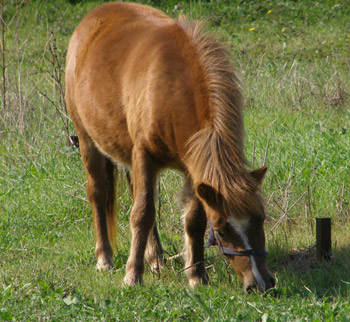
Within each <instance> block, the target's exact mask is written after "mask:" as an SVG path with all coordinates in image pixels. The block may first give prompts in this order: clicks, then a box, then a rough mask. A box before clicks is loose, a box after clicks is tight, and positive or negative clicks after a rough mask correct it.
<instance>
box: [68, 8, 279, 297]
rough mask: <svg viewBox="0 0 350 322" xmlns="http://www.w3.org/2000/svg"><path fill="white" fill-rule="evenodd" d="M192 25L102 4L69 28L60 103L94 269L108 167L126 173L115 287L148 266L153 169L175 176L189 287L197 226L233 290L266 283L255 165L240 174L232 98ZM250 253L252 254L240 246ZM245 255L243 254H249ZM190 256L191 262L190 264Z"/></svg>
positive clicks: (204, 278)
mask: <svg viewBox="0 0 350 322" xmlns="http://www.w3.org/2000/svg"><path fill="white" fill-rule="evenodd" d="M202 29H203V28H201V24H200V23H195V22H189V21H188V20H187V19H186V18H184V17H180V18H179V19H176V20H173V19H171V18H169V17H168V16H166V15H165V14H163V13H162V12H160V11H158V10H156V9H153V8H151V7H147V6H142V5H138V4H131V3H108V4H103V5H101V6H99V7H97V8H96V9H94V10H92V11H91V12H90V13H88V14H87V15H86V16H85V17H84V19H83V20H82V21H81V22H80V24H79V25H78V27H77V28H76V30H75V31H74V33H73V36H72V38H71V40H70V43H69V48H68V53H67V67H66V102H67V105H68V109H69V113H70V116H71V118H72V121H73V123H74V125H75V128H76V131H77V134H78V137H79V144H80V152H81V157H82V161H83V163H84V166H85V168H86V171H87V179H88V180H87V195H88V199H89V202H90V204H91V206H92V212H93V221H94V229H95V238H96V248H95V250H96V257H97V268H99V269H109V268H112V267H113V262H112V253H113V247H114V245H115V238H116V232H115V230H116V215H115V211H114V210H115V209H114V208H115V206H114V204H115V197H114V194H115V191H114V179H113V168H114V165H115V163H116V162H119V163H122V164H124V165H127V166H129V167H130V168H131V171H132V174H131V182H132V195H133V199H134V203H133V207H132V211H131V215H130V227H131V232H132V241H131V248H130V254H129V258H128V261H127V264H126V275H125V278H124V282H125V283H126V284H127V285H134V284H137V283H142V282H143V280H142V276H143V272H144V260H145V259H146V260H147V261H149V262H150V263H151V266H155V267H157V263H156V261H155V259H156V258H157V254H156V250H157V248H156V242H155V238H154V233H152V232H154V225H155V205H154V194H155V192H154V190H155V182H156V177H157V175H158V173H159V171H160V170H162V169H164V168H173V169H177V170H180V171H181V172H183V174H184V194H183V196H184V197H183V202H184V228H185V265H186V266H190V268H189V269H187V270H186V273H187V276H188V279H189V283H190V285H191V286H195V285H197V284H198V283H203V284H207V282H208V275H207V273H206V271H205V266H204V263H203V258H204V248H203V245H204V234H205V231H206V227H207V221H209V223H210V224H211V227H212V229H213V231H214V234H215V240H216V242H217V243H218V244H220V247H221V248H222V249H223V248H225V249H232V250H235V252H234V254H228V255H227V257H228V260H229V262H230V263H231V265H232V267H233V269H234V270H235V271H236V272H237V273H238V275H239V277H240V278H241V279H242V281H243V284H244V287H245V289H249V288H254V287H256V286H257V287H258V288H259V290H260V291H265V290H267V289H269V288H272V287H274V284H275V282H274V279H273V278H272V276H271V275H270V273H269V272H268V270H267V268H266V264H265V256H264V255H266V252H265V235H264V230H263V223H264V219H265V213H264V207H263V202H262V198H261V196H260V186H261V184H262V181H263V178H264V175H265V172H266V168H265V167H264V168H261V169H258V170H255V171H252V172H250V171H248V170H247V169H246V160H245V157H244V151H243V134H244V133H243V132H244V130H243V116H242V96H241V92H240V89H239V85H238V80H237V78H236V76H235V74H234V72H233V69H232V66H231V63H230V58H229V55H228V54H227V51H226V50H225V49H224V47H223V46H222V45H221V44H220V43H219V42H218V41H216V40H215V39H214V38H213V37H212V36H210V35H208V34H206V33H204V32H203V30H202ZM252 250H253V251H252ZM254 250H255V252H254ZM195 263H198V264H197V265H193V264H195Z"/></svg>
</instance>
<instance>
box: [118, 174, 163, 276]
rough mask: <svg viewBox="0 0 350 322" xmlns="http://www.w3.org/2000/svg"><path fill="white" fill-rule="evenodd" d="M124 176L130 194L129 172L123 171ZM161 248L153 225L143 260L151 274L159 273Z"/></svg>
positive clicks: (161, 260)
mask: <svg viewBox="0 0 350 322" xmlns="http://www.w3.org/2000/svg"><path fill="white" fill-rule="evenodd" d="M125 176H126V179H127V181H128V184H129V187H130V190H131V192H132V191H133V184H132V179H131V175H130V171H129V170H127V169H125ZM163 253H164V251H163V247H162V244H161V241H160V238H159V233H158V230H157V224H156V223H154V226H153V229H152V231H151V232H150V234H149V236H148V239H147V246H146V251H145V259H146V261H147V263H148V265H149V267H150V269H151V271H152V272H159V271H160V269H161V267H162V263H163V260H164V259H163Z"/></svg>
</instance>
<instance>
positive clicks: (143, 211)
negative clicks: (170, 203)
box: [124, 148, 156, 285]
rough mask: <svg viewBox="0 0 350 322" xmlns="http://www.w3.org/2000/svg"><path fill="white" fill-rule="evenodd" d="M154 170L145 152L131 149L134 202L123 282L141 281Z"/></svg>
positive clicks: (151, 220)
mask: <svg viewBox="0 0 350 322" xmlns="http://www.w3.org/2000/svg"><path fill="white" fill-rule="evenodd" d="M155 172H156V169H155V166H154V164H153V162H152V161H151V160H150V157H149V156H148V154H147V152H145V151H143V150H141V149H137V148H134V151H133V159H132V183H133V196H134V205H133V207H132V210H131V215H130V228H131V233H132V241H131V248H130V254H129V258H128V261H127V263H126V275H125V277H124V283H125V284H127V285H135V284H137V283H140V284H142V283H143V280H142V275H143V272H144V258H145V249H146V245H147V240H148V236H149V234H150V231H151V229H152V228H153V225H154V220H155V206H154V179H155Z"/></svg>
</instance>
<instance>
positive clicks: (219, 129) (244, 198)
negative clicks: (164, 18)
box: [177, 17, 258, 216]
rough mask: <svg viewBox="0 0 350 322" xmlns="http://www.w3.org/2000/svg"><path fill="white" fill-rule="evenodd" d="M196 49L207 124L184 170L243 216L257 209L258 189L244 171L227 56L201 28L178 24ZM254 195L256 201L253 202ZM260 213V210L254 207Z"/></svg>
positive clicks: (238, 105)
mask: <svg viewBox="0 0 350 322" xmlns="http://www.w3.org/2000/svg"><path fill="white" fill-rule="evenodd" d="M177 23H178V25H179V26H180V27H181V28H182V29H183V30H184V31H185V33H186V34H187V35H188V37H189V39H190V40H191V41H192V43H193V46H194V47H195V48H196V54H197V55H198V59H199V62H200V64H201V67H202V69H203V77H204V79H205V83H206V94H207V96H208V108H209V115H210V119H209V122H208V123H207V125H206V126H205V127H204V128H203V129H201V130H200V131H198V132H197V133H195V134H194V135H193V136H192V137H191V138H190V140H189V142H188V147H189V149H188V152H187V164H188V165H190V173H191V176H192V178H193V179H194V181H197V183H199V182H198V180H200V181H201V182H204V183H206V184H208V185H210V186H212V187H213V188H214V189H215V190H216V191H217V192H219V193H220V194H221V195H222V196H223V197H224V199H225V200H226V201H227V202H226V204H228V205H231V207H232V208H233V209H234V210H235V214H233V215H236V216H245V214H246V212H247V211H246V210H247V208H248V207H249V208H250V209H252V207H253V209H254V208H255V207H254V204H256V203H257V200H256V199H257V198H256V194H255V193H253V194H252V192H253V191H255V189H256V183H255V182H254V181H253V178H252V176H251V175H250V174H249V172H248V171H247V170H246V167H245V166H246V163H247V162H246V159H245V156H244V148H243V140H244V127H243V115H242V106H243V103H242V94H241V91H240V86H239V80H238V78H237V76H236V75H235V73H234V70H233V67H232V64H231V62H230V56H229V54H228V51H227V50H226V49H225V47H224V46H223V45H222V44H220V43H219V42H218V41H217V40H215V38H214V37H213V36H212V35H210V34H207V33H205V32H203V27H202V23H200V22H189V21H188V20H187V19H186V18H185V17H180V18H179V19H178V22H177ZM253 195H255V196H254V197H253ZM256 206H257V207H258V205H256Z"/></svg>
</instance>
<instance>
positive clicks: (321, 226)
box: [316, 218, 332, 261]
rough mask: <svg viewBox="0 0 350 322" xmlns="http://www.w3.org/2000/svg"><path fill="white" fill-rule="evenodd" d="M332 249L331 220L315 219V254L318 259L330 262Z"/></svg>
mask: <svg viewBox="0 0 350 322" xmlns="http://www.w3.org/2000/svg"><path fill="white" fill-rule="evenodd" d="M331 249H332V237H331V218H316V252H317V258H318V259H325V260H327V261H328V260H330V258H331Z"/></svg>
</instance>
